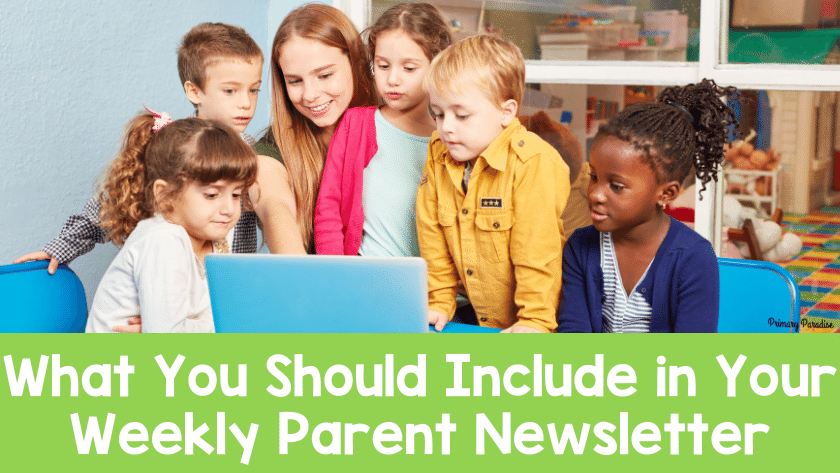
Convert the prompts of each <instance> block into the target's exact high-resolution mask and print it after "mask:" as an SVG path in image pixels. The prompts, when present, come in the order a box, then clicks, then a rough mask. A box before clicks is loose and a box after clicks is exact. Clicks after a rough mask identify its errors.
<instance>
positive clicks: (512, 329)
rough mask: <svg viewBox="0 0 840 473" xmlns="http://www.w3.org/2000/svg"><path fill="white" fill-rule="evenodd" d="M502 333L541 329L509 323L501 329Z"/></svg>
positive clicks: (532, 331)
mask: <svg viewBox="0 0 840 473" xmlns="http://www.w3.org/2000/svg"><path fill="white" fill-rule="evenodd" d="M502 333H542V331H540V330H537V329H535V328H533V327H529V326H527V325H518V324H517V325H511V326H510V327H508V328H506V329H504V330H502Z"/></svg>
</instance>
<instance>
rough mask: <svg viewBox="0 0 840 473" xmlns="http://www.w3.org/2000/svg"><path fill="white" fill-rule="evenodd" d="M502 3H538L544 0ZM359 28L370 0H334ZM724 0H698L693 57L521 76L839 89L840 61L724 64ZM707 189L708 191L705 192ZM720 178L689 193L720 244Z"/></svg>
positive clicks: (560, 66)
mask: <svg viewBox="0 0 840 473" xmlns="http://www.w3.org/2000/svg"><path fill="white" fill-rule="evenodd" d="M482 3H507V4H511V6H513V7H516V6H517V4H521V5H536V6H537V7H540V6H544V5H543V4H544V3H546V0H510V1H508V2H482V1H479V0H476V4H477V6H478V5H480V4H482ZM333 5H334V6H335V7H336V8H339V9H340V10H342V11H343V12H344V13H346V14H347V15H348V16H349V17H350V19H351V20H352V21H353V23H354V24H355V25H356V27H357V28H359V30H360V31H361V30H362V29H364V28H365V27H366V26H368V25H367V22H368V18H369V16H370V10H371V5H370V0H334V1H333ZM728 25H729V0H700V25H699V36H700V44H699V56H698V60H697V62H634V61H591V62H590V61H544V60H532V61H526V70H525V81H526V82H528V83H547V84H590V85H592V84H615V85H623V84H634V85H635V84H638V85H658V86H669V85H683V84H688V83H692V82H698V81H700V80H702V79H704V78H708V79H713V80H714V81H715V82H716V83H718V84H721V85H727V86H730V85H731V86H736V87H739V88H744V89H764V90H828V91H840V66H837V65H802V64H728V63H727V59H726V58H727V54H728V51H727V49H728V48H727V41H728V32H729V27H728ZM710 191H711V192H710ZM722 199H723V179H722V178H720V179H718V183H717V185H716V186H714V187H712V186H710V187H709V188H707V190H706V191H705V192H704V194H703V198H702V199H700V198H699V197H698V196H697V195H695V202H696V208H695V229H696V230H697V232H698V233H700V234H701V235H703V236H704V237H706V238H707V239H709V241H711V242H712V244H713V246H714V247H715V250H716V251H718V252H719V251H720V248H721V239H720V234H721V218H722V208H723V205H722Z"/></svg>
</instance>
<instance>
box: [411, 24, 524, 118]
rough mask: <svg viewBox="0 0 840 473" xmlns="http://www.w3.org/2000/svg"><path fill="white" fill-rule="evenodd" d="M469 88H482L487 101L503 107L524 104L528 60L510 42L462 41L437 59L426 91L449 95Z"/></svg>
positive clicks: (498, 39)
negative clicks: (513, 101) (509, 103)
mask: <svg viewBox="0 0 840 473" xmlns="http://www.w3.org/2000/svg"><path fill="white" fill-rule="evenodd" d="M468 87H475V88H478V89H480V90H481V91H482V92H483V93H484V95H485V96H486V97H487V99H488V100H489V101H491V102H493V103H496V104H498V105H499V106H501V104H502V103H503V102H505V101H508V100H511V99H513V100H515V101H516V103H517V104H522V94H523V91H524V89H525V59H524V57H523V56H522V52H521V51H520V50H519V48H518V47H516V45H515V44H513V43H511V42H510V41H508V40H506V39H504V38H501V37H499V36H496V35H489V34H480V35H476V36H470V37H469V38H466V39H463V40H461V41H459V42H457V43H455V44H454V45H452V47H450V48H447V49H445V50H444V51H442V52H441V53H440V54H438V55H437V57H435V59H434V60H433V61H432V64H431V66H430V67H429V72H428V73H427V74H426V77H425V79H424V80H423V88H424V89H425V90H426V91H430V90H432V89H434V90H436V91H437V92H438V93H440V94H443V95H446V94H447V93H448V92H454V93H460V92H463V91H464V90H465V89H466V88H468Z"/></svg>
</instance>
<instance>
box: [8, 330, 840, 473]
mask: <svg viewBox="0 0 840 473" xmlns="http://www.w3.org/2000/svg"><path fill="white" fill-rule="evenodd" d="M0 357H2V358H3V363H2V369H3V375H2V376H0V466H2V467H1V468H0V470H2V471H49V470H60V471H107V470H108V469H110V468H113V469H115V470H117V469H118V470H119V471H121V472H124V471H146V472H148V471H176V469H181V468H189V469H196V471H202V472H206V471H283V470H288V471H328V470H333V471H339V470H344V471H423V472H428V471H450V470H456V469H463V470H467V469H468V470H470V471H472V470H476V471H482V472H491V471H519V470H523V469H524V470H529V471H530V470H532V469H534V468H536V469H547V468H550V469H552V470H564V469H566V468H574V469H582V468H586V469H592V470H590V471H602V470H605V469H607V468H620V469H622V470H628V469H629V470H631V471H636V470H638V471H642V470H644V471H663V470H665V469H670V468H673V469H675V470H676V469H679V470H680V471H704V472H708V471H710V470H711V469H713V468H715V469H719V468H721V467H723V468H725V470H723V471H738V470H742V471H748V470H747V469H754V468H763V469H764V471H796V470H800V469H803V468H808V469H810V468H816V470H814V471H836V470H835V469H836V468H837V466H838V465H840V458H838V455H839V454H838V451H840V450H838V447H840V374H838V373H837V367H838V365H840V340H838V338H837V337H833V336H822V337H811V336H789V335H788V336H784V335H727V334H718V335H638V336H634V335H624V336H609V335H601V336H598V335H595V336H588V335H572V336H570V335H554V336H539V335H504V334H480V335H475V334H472V335H435V334H417V335H373V334H370V335H365V334H363V335H337V334H305V335H301V334H271V335H256V334H253V335H232V334H231V335H227V334H210V335H140V336H119V335H104V336H99V335H12V334H5V335H0Z"/></svg>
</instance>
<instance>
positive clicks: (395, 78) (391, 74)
mask: <svg viewBox="0 0 840 473" xmlns="http://www.w3.org/2000/svg"><path fill="white" fill-rule="evenodd" d="M399 82H400V77H399V73H398V72H397V68H396V67H392V68H391V70H390V71H388V85H399Z"/></svg>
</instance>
